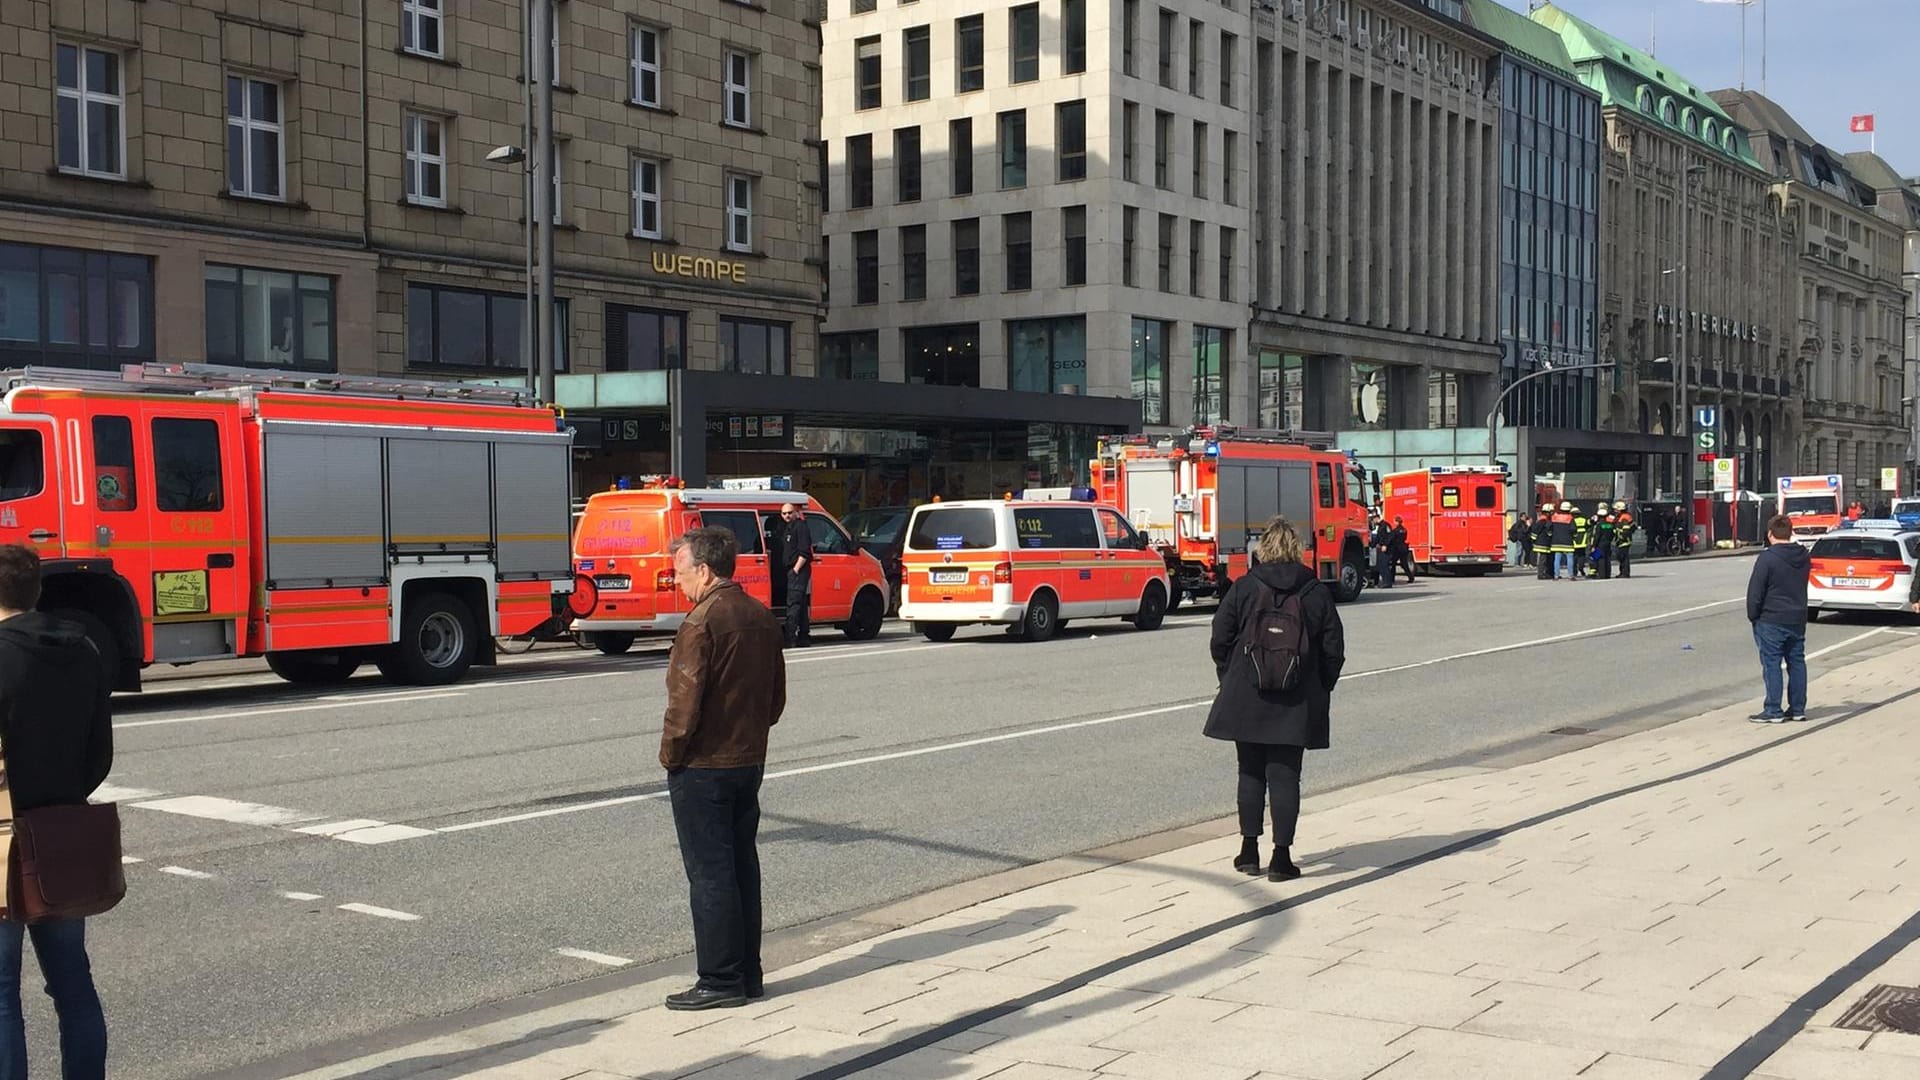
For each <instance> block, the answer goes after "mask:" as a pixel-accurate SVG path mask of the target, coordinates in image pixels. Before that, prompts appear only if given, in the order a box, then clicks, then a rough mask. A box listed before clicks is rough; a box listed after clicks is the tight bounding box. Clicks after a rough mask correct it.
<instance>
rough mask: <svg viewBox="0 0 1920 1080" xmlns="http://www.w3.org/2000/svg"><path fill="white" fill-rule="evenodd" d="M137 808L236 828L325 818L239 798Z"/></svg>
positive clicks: (182, 799) (194, 798)
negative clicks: (219, 822)
mask: <svg viewBox="0 0 1920 1080" xmlns="http://www.w3.org/2000/svg"><path fill="white" fill-rule="evenodd" d="M133 805H135V806H137V807H139V808H140V809H142V810H158V811H160V812H161V813H165V814H179V815H181V816H183V817H196V818H208V819H211V820H213V821H227V822H232V823H233V824H235V825H264V826H266V827H268V828H284V827H286V826H288V825H298V824H301V823H304V822H308V821H319V820H321V818H322V817H324V816H325V815H322V814H310V813H308V812H307V811H305V810H289V809H287V808H286V807H284V806H267V805H265V804H263V803H250V802H241V801H239V800H238V799H222V798H220V797H218V796H215V795H179V796H176V797H174V798H171V799H158V800H155V801H152V802H140V803H135V804H133Z"/></svg>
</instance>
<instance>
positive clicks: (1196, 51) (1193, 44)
mask: <svg viewBox="0 0 1920 1080" xmlns="http://www.w3.org/2000/svg"><path fill="white" fill-rule="evenodd" d="M1206 32H1207V27H1206V24H1205V23H1203V22H1201V21H1200V20H1199V19H1192V20H1189V21H1188V23H1187V93H1189V94H1192V95H1193V96H1194V97H1202V96H1204V95H1203V93H1202V91H1201V88H1200V86H1201V83H1200V69H1201V67H1202V66H1204V64H1205V62H1206V59H1207V41H1206Z"/></svg>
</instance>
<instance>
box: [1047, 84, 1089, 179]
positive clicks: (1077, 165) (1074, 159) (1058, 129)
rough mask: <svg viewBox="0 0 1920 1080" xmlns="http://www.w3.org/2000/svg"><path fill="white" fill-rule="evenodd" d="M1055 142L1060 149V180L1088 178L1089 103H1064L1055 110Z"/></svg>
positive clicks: (1055, 107)
mask: <svg viewBox="0 0 1920 1080" xmlns="http://www.w3.org/2000/svg"><path fill="white" fill-rule="evenodd" d="M1053 141H1054V145H1055V146H1057V147H1058V148H1059V152H1060V157H1059V164H1058V168H1059V170H1060V179H1061V180H1062V181H1067V180H1085V179H1086V178H1087V103H1086V102H1084V101H1063V102H1061V103H1060V104H1059V105H1056V106H1054V109H1053Z"/></svg>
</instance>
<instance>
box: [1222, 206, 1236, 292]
mask: <svg viewBox="0 0 1920 1080" xmlns="http://www.w3.org/2000/svg"><path fill="white" fill-rule="evenodd" d="M1239 243H1240V234H1239V233H1238V232H1236V231H1234V230H1233V229H1230V228H1228V227H1226V226H1225V225H1222V226H1220V299H1222V300H1232V299H1233V249H1234V248H1235V247H1237V246H1238V245H1239Z"/></svg>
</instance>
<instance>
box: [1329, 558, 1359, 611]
mask: <svg viewBox="0 0 1920 1080" xmlns="http://www.w3.org/2000/svg"><path fill="white" fill-rule="evenodd" d="M1366 574H1367V572H1366V568H1365V567H1363V566H1361V565H1360V561H1359V560H1358V559H1355V558H1351V557H1349V558H1345V559H1341V560H1340V580H1339V581H1338V582H1337V583H1336V584H1335V586H1334V590H1333V598H1334V599H1335V600H1338V601H1340V602H1341V603H1343V604H1351V603H1353V602H1354V601H1355V600H1358V599H1360V589H1361V586H1362V585H1363V584H1364V582H1365V581H1366Z"/></svg>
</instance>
